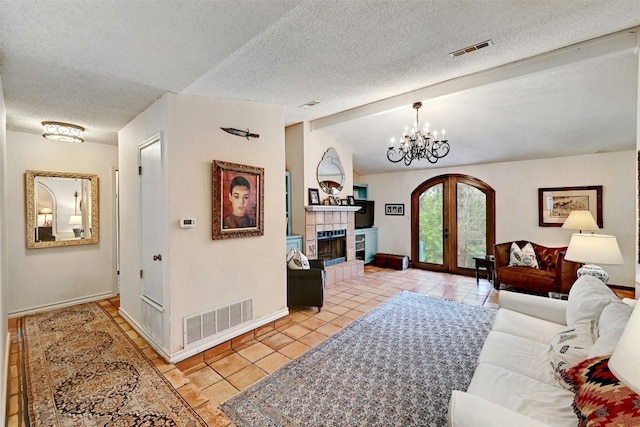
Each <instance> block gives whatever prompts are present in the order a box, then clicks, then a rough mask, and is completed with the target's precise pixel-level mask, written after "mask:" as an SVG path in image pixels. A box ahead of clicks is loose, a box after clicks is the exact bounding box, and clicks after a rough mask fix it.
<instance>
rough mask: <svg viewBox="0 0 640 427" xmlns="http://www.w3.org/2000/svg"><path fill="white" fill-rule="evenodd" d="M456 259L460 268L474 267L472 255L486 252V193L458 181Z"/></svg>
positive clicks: (476, 255)
mask: <svg viewBox="0 0 640 427" xmlns="http://www.w3.org/2000/svg"><path fill="white" fill-rule="evenodd" d="M456 204H457V209H456V212H457V220H456V226H457V234H458V261H457V263H456V265H457V266H458V267H461V268H475V262H474V260H473V257H480V256H485V255H486V253H487V195H486V194H485V193H483V192H482V191H480V190H479V189H478V188H476V187H473V186H471V185H468V184H465V183H462V182H459V183H458V185H457V191H456Z"/></svg>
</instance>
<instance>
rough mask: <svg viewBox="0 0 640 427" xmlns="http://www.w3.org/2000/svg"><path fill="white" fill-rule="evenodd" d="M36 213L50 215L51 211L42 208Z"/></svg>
mask: <svg viewBox="0 0 640 427" xmlns="http://www.w3.org/2000/svg"><path fill="white" fill-rule="evenodd" d="M38 213H41V214H43V215H49V214H51V213H52V211H51V209H49V208H42V209H40V211H39V212H38Z"/></svg>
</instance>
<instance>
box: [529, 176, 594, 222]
mask: <svg viewBox="0 0 640 427" xmlns="http://www.w3.org/2000/svg"><path fill="white" fill-rule="evenodd" d="M585 210H586V211H589V212H591V215H593V218H594V219H595V220H596V223H597V224H598V227H600V228H602V227H603V220H602V185H594V186H590V187H556V188H538V225H539V226H540V227H562V224H564V222H565V220H566V219H567V217H568V216H569V214H570V213H571V212H572V211H585Z"/></svg>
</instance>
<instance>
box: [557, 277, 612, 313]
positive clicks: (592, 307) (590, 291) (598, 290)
mask: <svg viewBox="0 0 640 427" xmlns="http://www.w3.org/2000/svg"><path fill="white" fill-rule="evenodd" d="M612 302H620V298H618V297H617V296H616V294H614V293H613V291H612V290H611V289H609V287H608V286H607V285H605V284H604V283H602V282H601V281H600V280H599V279H597V278H595V277H593V276H587V275H585V276H580V277H579V278H578V280H576V281H575V283H574V284H573V286H572V287H571V290H570V291H569V301H568V304H567V319H566V320H567V325H575V324H576V323H577V322H579V321H581V320H594V321H595V322H596V324H597V323H598V320H599V319H600V313H602V310H603V309H604V308H605V307H606V306H607V305H609V304H610V303H612Z"/></svg>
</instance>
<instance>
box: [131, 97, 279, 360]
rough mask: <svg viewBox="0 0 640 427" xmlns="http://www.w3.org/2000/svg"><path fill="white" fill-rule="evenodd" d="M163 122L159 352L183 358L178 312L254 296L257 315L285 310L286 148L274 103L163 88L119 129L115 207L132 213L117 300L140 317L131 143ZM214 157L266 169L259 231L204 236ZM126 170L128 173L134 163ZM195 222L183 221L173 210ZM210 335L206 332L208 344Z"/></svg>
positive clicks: (207, 231) (208, 229)
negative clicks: (251, 135)
mask: <svg viewBox="0 0 640 427" xmlns="http://www.w3.org/2000/svg"><path fill="white" fill-rule="evenodd" d="M220 127H235V128H239V129H247V128H249V129H250V130H251V132H255V133H259V134H260V138H259V139H251V140H249V141H247V140H246V139H244V138H241V137H238V136H234V135H230V134H227V133H225V132H224V131H222V130H221V129H220ZM158 131H163V135H164V142H165V148H166V151H165V154H166V156H165V159H164V162H165V165H166V180H167V183H168V184H167V188H166V195H167V200H168V209H167V212H166V218H167V222H166V224H165V226H166V229H165V231H166V233H167V236H166V237H167V256H166V257H164V256H163V263H164V262H166V263H168V269H167V271H169V275H168V277H167V279H168V285H167V290H168V294H166V295H165V301H164V305H165V307H166V309H167V310H168V311H169V322H168V324H169V325H170V326H169V328H170V334H169V335H170V336H169V340H168V342H167V343H166V345H165V351H166V352H167V353H169V355H170V356H171V357H176V355H178V356H177V357H178V358H184V357H187V356H188V355H189V354H187V353H185V352H182V350H183V347H182V343H183V319H184V317H186V316H191V315H194V314H197V313H201V312H204V311H208V310H211V309H213V308H216V307H220V306H223V305H228V304H231V303H234V302H236V301H239V300H242V299H245V298H253V301H254V319H255V322H256V324H258V323H259V322H260V321H261V319H264V318H268V317H269V316H271V315H273V314H274V313H280V312H282V311H283V310H285V312H286V271H285V263H284V257H285V235H286V223H285V217H286V216H285V196H284V191H283V190H284V183H285V152H284V116H283V111H282V107H281V106H274V105H268V104H259V103H250V102H241V101H230V100H222V99H212V98H206V97H193V96H182V95H174V94H167V95H165V96H164V97H163V98H161V99H160V100H159V101H158V102H156V103H155V104H154V105H152V106H151V107H150V108H149V109H148V110H147V111H145V112H144V113H142V114H141V115H140V116H139V117H138V118H136V119H134V120H133V121H132V122H131V123H129V124H128V125H127V126H126V127H125V128H123V130H122V131H121V132H120V133H119V140H120V160H121V165H127V173H126V174H125V173H124V169H123V171H122V172H121V195H122V198H121V212H122V216H126V217H127V218H130V220H131V221H130V225H129V228H128V230H127V232H126V233H123V235H122V254H123V257H124V256H125V254H126V255H127V257H129V258H128V259H127V260H126V263H125V262H124V260H123V264H122V270H123V271H122V277H121V288H122V297H121V301H122V302H121V306H122V307H123V308H124V309H125V310H126V311H127V314H128V315H129V316H130V317H131V318H133V320H134V321H136V322H140V321H141V318H140V302H139V299H138V294H139V292H140V280H139V278H138V270H139V268H140V267H139V265H140V260H139V255H138V254H139V244H138V237H137V236H138V230H137V227H138V226H137V224H138V221H137V217H138V208H137V204H138V202H137V200H138V197H139V194H138V176H137V173H136V172H135V169H136V167H135V165H136V162H137V145H138V144H139V143H141V142H142V141H144V140H145V139H147V138H148V137H150V136H152V135H153V134H154V133H157V132H158ZM213 160H221V161H226V162H232V163H239V164H243V165H248V166H254V167H261V168H264V190H265V196H264V202H265V206H264V236H259V237H245V238H236V239H226V240H212V239H211V163H212V161H213ZM132 171H133V172H132ZM185 217H189V218H195V219H196V221H197V226H196V228H193V229H180V228H179V227H178V221H179V219H180V218H185ZM214 343H215V342H214V341H212V344H211V345H213V344H214Z"/></svg>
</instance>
